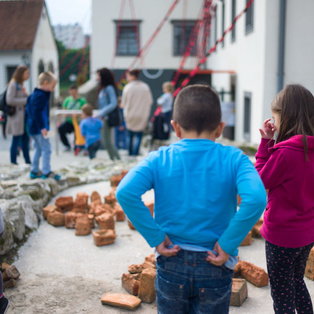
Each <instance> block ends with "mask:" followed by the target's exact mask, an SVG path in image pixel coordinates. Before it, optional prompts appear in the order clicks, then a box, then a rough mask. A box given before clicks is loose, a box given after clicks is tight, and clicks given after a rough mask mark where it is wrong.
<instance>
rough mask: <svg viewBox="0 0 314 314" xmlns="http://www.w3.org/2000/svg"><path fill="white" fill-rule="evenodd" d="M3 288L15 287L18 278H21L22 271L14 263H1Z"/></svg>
mask: <svg viewBox="0 0 314 314" xmlns="http://www.w3.org/2000/svg"><path fill="white" fill-rule="evenodd" d="M1 271H2V278H3V288H4V289H7V288H13V287H15V285H16V280H17V279H19V277H20V273H19V271H18V270H17V268H16V267H15V266H14V265H9V264H7V263H2V265H1Z"/></svg>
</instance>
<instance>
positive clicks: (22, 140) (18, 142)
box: [10, 132, 31, 164]
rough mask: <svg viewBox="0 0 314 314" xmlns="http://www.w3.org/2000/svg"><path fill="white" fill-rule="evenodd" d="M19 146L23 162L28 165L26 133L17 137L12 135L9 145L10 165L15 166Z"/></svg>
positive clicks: (27, 138)
mask: <svg viewBox="0 0 314 314" xmlns="http://www.w3.org/2000/svg"><path fill="white" fill-rule="evenodd" d="M19 146H20V147H21V148H22V151H23V156H24V159H25V162H26V163H27V164H30V163H31V160H30V158H29V137H28V135H27V133H26V132H24V134H22V135H18V136H15V135H13V137H12V144H11V150H10V153H11V163H12V164H16V157H17V153H18V147H19Z"/></svg>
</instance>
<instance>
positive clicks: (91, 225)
mask: <svg viewBox="0 0 314 314" xmlns="http://www.w3.org/2000/svg"><path fill="white" fill-rule="evenodd" d="M87 218H88V221H89V225H90V227H91V229H93V228H95V219H94V215H91V214H88V215H87Z"/></svg>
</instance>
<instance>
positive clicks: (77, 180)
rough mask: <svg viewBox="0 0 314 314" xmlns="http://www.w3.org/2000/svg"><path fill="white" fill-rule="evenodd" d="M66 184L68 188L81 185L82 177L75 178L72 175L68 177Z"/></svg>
mask: <svg viewBox="0 0 314 314" xmlns="http://www.w3.org/2000/svg"><path fill="white" fill-rule="evenodd" d="M66 182H67V184H68V186H75V185H79V184H80V183H81V180H80V177H78V176H74V175H71V176H69V175H68V176H67V177H66Z"/></svg>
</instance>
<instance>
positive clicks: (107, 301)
mask: <svg viewBox="0 0 314 314" xmlns="http://www.w3.org/2000/svg"><path fill="white" fill-rule="evenodd" d="M101 303H102V304H103V305H111V306H115V307H120V308H123V309H126V310H135V309H136V308H137V307H139V306H140V304H141V299H139V298H138V297H136V296H134V295H130V294H126V293H112V292H107V293H105V294H104V295H103V297H102V298H101Z"/></svg>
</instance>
